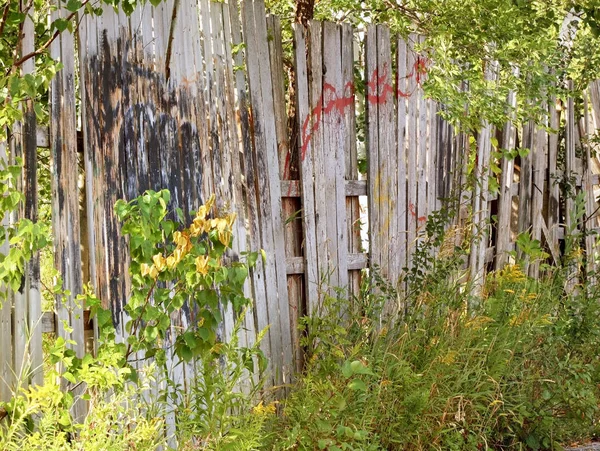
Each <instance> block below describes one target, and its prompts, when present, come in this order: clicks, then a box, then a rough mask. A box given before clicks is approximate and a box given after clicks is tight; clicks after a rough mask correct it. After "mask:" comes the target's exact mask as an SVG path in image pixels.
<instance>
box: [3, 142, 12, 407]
mask: <svg viewBox="0 0 600 451" xmlns="http://www.w3.org/2000/svg"><path fill="white" fill-rule="evenodd" d="M8 163H9V161H8V153H7V142H6V141H0V164H8ZM0 219H1V220H2V227H8V226H9V225H10V215H9V214H6V215H4V216H3V217H2V218H0ZM9 250H10V246H9V244H8V234H6V233H4V234H2V235H1V236H0V254H2V255H8V252H9ZM0 295H1V296H2V298H1V299H0V342H1V343H2V346H0V402H8V401H9V400H10V398H11V397H12V391H13V389H14V380H13V340H12V335H13V334H12V305H13V294H12V292H11V291H10V289H9V288H8V287H7V286H4V285H2V286H0Z"/></svg>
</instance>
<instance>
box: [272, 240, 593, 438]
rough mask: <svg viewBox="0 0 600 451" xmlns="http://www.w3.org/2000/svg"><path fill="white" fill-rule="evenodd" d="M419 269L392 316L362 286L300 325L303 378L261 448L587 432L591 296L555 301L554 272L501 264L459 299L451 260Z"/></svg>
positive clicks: (558, 274) (379, 290) (384, 299)
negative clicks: (477, 292)
mask: <svg viewBox="0 0 600 451" xmlns="http://www.w3.org/2000/svg"><path fill="white" fill-rule="evenodd" d="M438 244H439V243H438ZM425 260H426V261H429V262H431V264H429V266H428V268H427V269H426V270H425V271H421V272H419V273H414V274H415V275H414V277H413V279H412V280H409V285H408V293H409V294H408V295H407V296H406V297H405V298H403V302H402V303H401V305H407V306H408V308H406V309H404V308H402V309H400V311H399V313H398V315H396V316H394V315H392V316H385V317H382V312H383V311H387V310H389V309H388V308H387V307H386V304H389V303H390V302H393V303H395V300H396V298H397V293H396V292H395V290H392V289H390V288H389V287H387V286H385V284H384V283H383V282H382V281H381V279H380V278H378V277H376V275H371V277H370V278H369V280H368V281H367V283H366V286H365V287H364V289H363V291H362V292H361V295H360V296H357V297H355V298H353V299H340V298H326V299H325V301H324V304H325V305H324V306H323V307H324V309H325V310H326V311H328V312H329V314H328V315H326V316H324V317H323V316H318V315H316V316H314V317H311V318H307V319H306V321H305V326H306V328H307V330H308V333H307V334H306V341H305V345H306V347H307V350H308V353H309V355H308V358H307V362H308V365H307V369H306V372H305V374H304V375H303V377H302V378H301V379H300V380H299V382H298V384H297V387H296V389H295V390H293V392H292V395H291V396H290V398H289V399H288V401H287V403H286V405H285V409H284V415H283V417H282V418H281V420H280V422H279V423H278V424H276V425H275V426H274V428H275V429H276V430H277V431H278V433H277V436H278V437H279V438H278V439H276V440H274V441H273V442H272V443H271V447H272V448H273V449H330V450H339V449H361V450H362V449H366V450H371V449H372V450H376V449H387V450H429V449H433V450H463V449H464V450H477V449H533V450H538V449H561V445H564V444H566V443H570V442H573V441H576V440H579V439H584V438H589V437H592V436H594V435H595V434H598V432H599V431H600V426H599V416H598V412H599V411H598V407H599V399H600V398H599V395H600V390H599V388H600V385H599V384H600V357H599V353H600V351H599V350H600V333H599V331H598V329H599V328H598V325H599V324H600V322H599V320H600V307H599V303H598V298H596V297H595V296H593V295H590V293H589V292H588V290H585V289H581V290H578V294H572V295H566V294H565V293H564V285H565V283H564V282H565V276H564V272H563V271H562V270H560V269H557V268H553V269H551V268H547V269H546V275H545V276H544V277H543V278H542V279H540V280H532V279H530V278H528V277H526V276H525V274H524V273H523V271H522V270H521V268H520V266H519V265H510V266H507V267H506V268H505V269H504V270H502V271H500V272H497V273H491V274H490V275H488V278H487V282H486V285H485V289H484V293H483V295H482V297H481V298H478V299H470V298H469V295H468V293H469V290H468V289H465V286H464V285H463V284H461V283H459V282H458V281H459V280H460V277H458V276H457V277H452V276H451V274H453V271H454V274H455V275H457V274H459V268H460V264H459V263H460V258H458V259H457V255H454V254H453V253H452V252H451V253H449V255H446V256H445V257H444V258H441V257H440V256H439V255H437V257H436V259H435V261H434V260H431V259H425ZM374 293H375V294H374ZM405 312H407V314H405ZM352 366H353V367H354V368H355V369H359V370H360V371H349V370H348V368H351V367H352ZM281 437H283V438H281Z"/></svg>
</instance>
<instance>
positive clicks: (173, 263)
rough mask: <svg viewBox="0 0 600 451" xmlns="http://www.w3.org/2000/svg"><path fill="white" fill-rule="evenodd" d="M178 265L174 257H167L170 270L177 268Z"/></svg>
mask: <svg viewBox="0 0 600 451" xmlns="http://www.w3.org/2000/svg"><path fill="white" fill-rule="evenodd" d="M176 264H177V262H176V261H175V257H174V256H173V255H169V256H168V257H167V266H168V267H169V268H170V269H173V268H174V267H175V265H176Z"/></svg>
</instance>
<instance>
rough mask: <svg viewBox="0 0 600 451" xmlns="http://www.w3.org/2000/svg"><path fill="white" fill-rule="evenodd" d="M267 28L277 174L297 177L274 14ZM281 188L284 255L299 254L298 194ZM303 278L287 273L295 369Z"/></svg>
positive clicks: (299, 358)
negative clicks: (277, 158) (277, 165)
mask: <svg viewBox="0 0 600 451" xmlns="http://www.w3.org/2000/svg"><path fill="white" fill-rule="evenodd" d="M267 30H268V34H269V36H271V37H272V39H270V40H269V56H270V63H271V83H272V84H273V102H274V105H273V106H274V111H275V129H276V133H277V152H278V156H279V177H280V179H281V180H297V178H298V171H297V153H296V151H295V149H291V148H290V143H289V137H288V124H287V105H286V99H285V86H284V76H285V72H284V66H283V45H282V42H281V39H282V38H281V23H280V21H279V18H278V17H277V16H269V17H268V18H267ZM287 194H288V193H285V192H283V193H282V195H283V196H284V197H283V198H282V200H281V204H282V211H281V213H282V217H281V220H282V223H283V224H284V243H285V256H286V258H287V257H296V256H298V257H300V256H302V250H301V246H302V228H301V221H300V218H299V217H298V212H299V211H300V208H301V207H300V203H299V198H297V197H285V196H286V195H287ZM302 282H303V278H302V275H300V274H289V275H288V276H287V287H288V299H289V309H290V322H289V324H288V325H283V327H289V329H290V331H291V339H292V343H293V354H294V362H295V369H296V370H297V371H300V370H301V368H302V352H301V348H300V335H299V330H298V320H299V318H300V316H301V315H302V310H303V306H302V303H303V301H302V297H303V284H302Z"/></svg>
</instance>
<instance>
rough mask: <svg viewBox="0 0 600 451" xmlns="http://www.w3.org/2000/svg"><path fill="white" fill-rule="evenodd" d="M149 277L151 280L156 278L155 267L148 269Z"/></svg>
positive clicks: (156, 271) (156, 270)
mask: <svg viewBox="0 0 600 451" xmlns="http://www.w3.org/2000/svg"><path fill="white" fill-rule="evenodd" d="M150 277H152V278H153V279H156V278H157V277H158V269H156V266H154V265H152V267H151V268H150Z"/></svg>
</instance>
